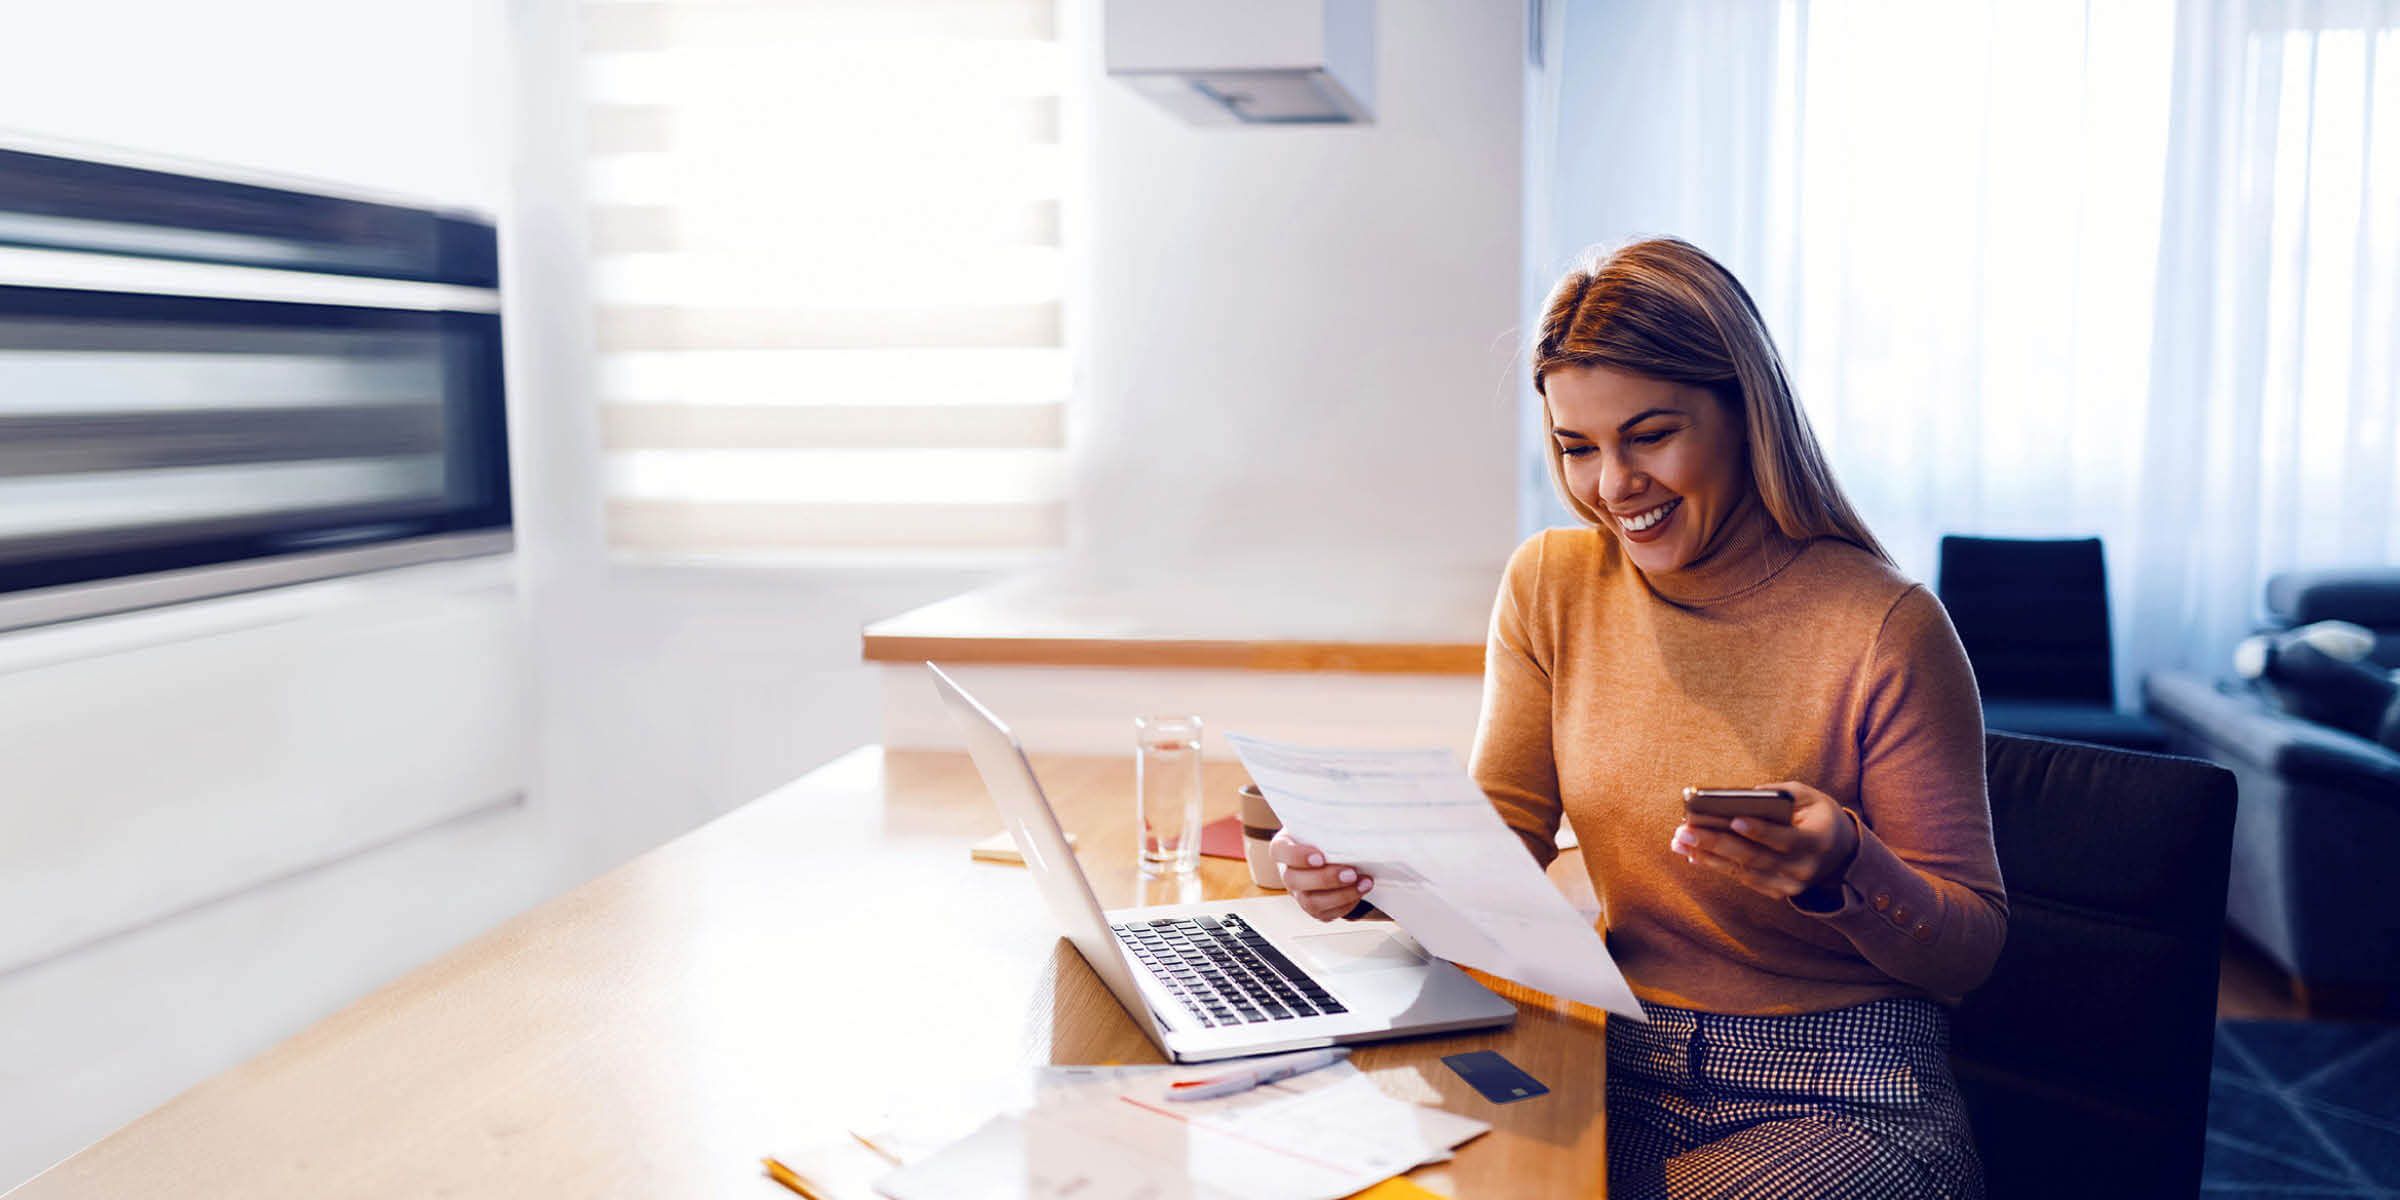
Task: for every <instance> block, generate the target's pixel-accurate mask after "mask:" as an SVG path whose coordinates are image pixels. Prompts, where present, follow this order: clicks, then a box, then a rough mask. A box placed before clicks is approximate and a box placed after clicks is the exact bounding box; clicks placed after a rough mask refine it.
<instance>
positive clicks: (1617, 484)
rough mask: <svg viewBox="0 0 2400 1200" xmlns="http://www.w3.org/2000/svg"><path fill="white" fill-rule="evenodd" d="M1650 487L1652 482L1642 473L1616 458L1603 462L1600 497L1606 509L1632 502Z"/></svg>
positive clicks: (1601, 466)
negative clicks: (1643, 490)
mask: <svg viewBox="0 0 2400 1200" xmlns="http://www.w3.org/2000/svg"><path fill="white" fill-rule="evenodd" d="M1648 486H1650V480H1649V479H1648V478H1647V477H1645V476H1644V475H1642V473H1641V472H1639V471H1636V470H1633V469H1632V468H1630V467H1628V466H1626V465H1625V464H1624V463H1623V462H1621V461H1619V460H1617V459H1616V458H1614V457H1610V458H1607V459H1604V460H1602V462H1601V464H1600V479H1599V496H1600V503H1601V504H1602V505H1603V506H1604V507H1615V506H1616V505H1618V504H1621V503H1623V502H1625V501H1627V500H1631V499H1632V498H1634V497H1635V496H1639V495H1641V494H1642V489H1643V488H1646V487H1648Z"/></svg>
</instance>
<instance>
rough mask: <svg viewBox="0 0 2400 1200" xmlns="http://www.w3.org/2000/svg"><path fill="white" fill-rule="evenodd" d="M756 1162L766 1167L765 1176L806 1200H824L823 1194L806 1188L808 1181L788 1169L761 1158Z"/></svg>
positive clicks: (771, 1160) (808, 1187) (768, 1159)
mask: <svg viewBox="0 0 2400 1200" xmlns="http://www.w3.org/2000/svg"><path fill="white" fill-rule="evenodd" d="M758 1161H760V1162H762V1163H765V1164H766V1165H767V1175H768V1176H769V1177H770V1178H772V1179H774V1181H775V1182H777V1183H780V1184H782V1185H783V1186H785V1187H787V1188H790V1189H792V1190H793V1191H795V1192H798V1193H800V1194H801V1195H803V1196H806V1197H808V1200H826V1197H825V1194H824V1193H823V1192H820V1191H818V1190H817V1189H815V1188H812V1187H810V1186H808V1181H807V1180H805V1179H802V1178H800V1177H799V1176H798V1175H795V1174H793V1173H792V1169H791V1168H790V1167H787V1166H785V1165H783V1164H782V1163H779V1162H776V1161H775V1160H774V1159H772V1158H762V1159H760V1160H758Z"/></svg>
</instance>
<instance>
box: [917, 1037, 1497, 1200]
mask: <svg viewBox="0 0 2400 1200" xmlns="http://www.w3.org/2000/svg"><path fill="white" fill-rule="evenodd" d="M1260 1061H1261V1062H1267V1061H1271V1060H1260ZM1245 1065H1248V1064H1245ZM1225 1069H1227V1064H1223V1063H1218V1064H1213V1065H1201V1066H1194V1067H1132V1068H1116V1069H1110V1070H1101V1071H1081V1070H1079V1071H1074V1072H1071V1073H1070V1072H1053V1073H1046V1074H1047V1077H1046V1078H1042V1079H1040V1080H1039V1081H1038V1086H1037V1087H1036V1089H1035V1095H1034V1098H1033V1100H1032V1103H1031V1105H1030V1107H1027V1108H1025V1109H1023V1110H1022V1111H1014V1112H1006V1113H1003V1114H1002V1115H1000V1116H996V1117H993V1118H991V1119H990V1120H988V1121H986V1122H985V1123H984V1124H983V1125H982V1126H980V1127H979V1128H977V1129H975V1130H974V1131H973V1132H972V1133H969V1134H968V1135H967V1136H966V1137H964V1138H963V1139H960V1140H958V1141H955V1142H951V1143H950V1144H948V1145H947V1146H944V1147H943V1148H941V1149H940V1150H938V1151H935V1152H933V1153H931V1154H928V1155H926V1156H924V1157H923V1158H921V1159H910V1160H909V1161H908V1162H907V1165H906V1166H904V1167H902V1168H901V1169H900V1170H898V1171H895V1172H893V1173H892V1174H890V1175H887V1176H885V1177H884V1178H882V1179H880V1180H878V1181H876V1185H875V1186H876V1188H877V1190H878V1191H881V1192H882V1193H883V1194H884V1195H886V1196H889V1197H892V1198H893V1200H936V1198H938V1200H957V1198H970V1200H975V1198H983V1200H1019V1198H1024V1200H1034V1198H1040V1197H1067V1196H1071V1197H1074V1198H1075V1200H1219V1198H1223V1200H1236V1198H1239V1200H1336V1198H1338V1197H1342V1196H1347V1195H1350V1194H1351V1193H1353V1192H1356V1191H1359V1190H1361V1189H1363V1188H1366V1187H1369V1186H1371V1185H1373V1184H1375V1183H1376V1182H1378V1181H1380V1180H1383V1179H1388V1178H1390V1177H1391V1176H1394V1175H1397V1174H1399V1173H1401V1172H1403V1171H1406V1170H1408V1169H1409V1168H1411V1167H1414V1166H1416V1165H1417V1164H1419V1163H1424V1162H1433V1161H1437V1160H1439V1159H1443V1158H1446V1157H1448V1156H1449V1153H1450V1151H1451V1149H1452V1148H1453V1147H1456V1146H1458V1145H1460V1144H1462V1143H1464V1142H1466V1141H1467V1140H1469V1139H1471V1138H1473V1137H1475V1136H1476V1135H1477V1134H1480V1133H1482V1132H1483V1131H1485V1130H1486V1129H1489V1128H1491V1126H1489V1125H1488V1124H1486V1123H1484V1122H1482V1121H1477V1120H1474V1119H1473V1118H1470V1117H1462V1116H1458V1115H1457V1114H1454V1113H1448V1112H1444V1111H1442V1110H1440V1109H1437V1108H1428V1107H1425V1106H1423V1105H1419V1104H1410V1103H1408V1102H1407V1101H1403V1100H1395V1099H1393V1098H1392V1097H1391V1096H1390V1095H1388V1094H1386V1093H1385V1092H1384V1091H1383V1089H1381V1088H1378V1087H1376V1086H1375V1081H1374V1080H1373V1079H1371V1078H1369V1077H1368V1076H1366V1075H1365V1074H1364V1073H1362V1072H1360V1071H1359V1070H1358V1068H1356V1067H1354V1066H1351V1065H1350V1064H1349V1063H1338V1064H1335V1065H1334V1066H1331V1067H1326V1068H1323V1069H1321V1070H1316V1071H1311V1072H1309V1073H1307V1074H1305V1075H1298V1076H1295V1077H1293V1078H1291V1079H1286V1080H1281V1081H1279V1082H1276V1083H1272V1084H1268V1085H1266V1086H1264V1087H1260V1088H1254V1089H1252V1090H1250V1091H1247V1092H1241V1093H1238V1094H1235V1095H1231V1096H1224V1097H1220V1098H1218V1099H1215V1100H1198V1101H1187V1102H1170V1101H1168V1100H1167V1099H1166V1091H1167V1086H1168V1085H1169V1084H1170V1083H1172V1082H1173V1081H1175V1080H1177V1079H1191V1078H1205V1077H1207V1076H1209V1075H1211V1074H1215V1073H1217V1072H1221V1071H1223V1070H1225ZM878 1140H879V1141H886V1140H889V1141H899V1142H902V1143H905V1142H906V1141H907V1140H908V1139H906V1138H904V1137H903V1138H891V1139H878ZM904 1157H906V1155H905V1153H904Z"/></svg>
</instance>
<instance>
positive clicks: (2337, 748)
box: [1987, 671, 2400, 801]
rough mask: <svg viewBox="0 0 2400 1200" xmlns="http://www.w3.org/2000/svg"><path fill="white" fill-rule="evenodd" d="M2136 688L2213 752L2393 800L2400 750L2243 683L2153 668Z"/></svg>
mask: <svg viewBox="0 0 2400 1200" xmlns="http://www.w3.org/2000/svg"><path fill="white" fill-rule="evenodd" d="M2142 694H2143V696H2144V698H2145V699H2146V700H2147V701H2148V702H2149V707H2150V711H2151V712H2152V713H2153V714H2155V715H2156V716H2157V717H2158V719H2159V720H2160V721H2162V722H2164V723H2166V724H2167V725H2170V726H2173V727H2175V728H2177V729H2181V730H2183V731H2185V732H2188V733H2190V734H2191V735H2192V736H2193V737H2194V738H2195V739H2196V740H2198V741H2199V742H2201V743H2202V744H2204V745H2206V746H2207V747H2208V748H2209V754H2210V757H2212V758H2214V757H2218V756H2221V755H2231V756H2233V757H2235V758H2238V759H2239V760H2241V761H2242V762H2245V763H2249V764H2251V765H2253V766H2257V767H2260V768H2263V769H2265V770H2268V771H2272V772H2273V773H2274V774H2276V775H2277V776H2279V777H2281V778H2283V779H2285V780H2287V781H2289V782H2293V783H2312V784H2319V785H2322V786H2326V787H2334V788H2345V789H2350V790H2353V791H2365V792H2371V793H2375V794H2379V795H2385V796H2389V797H2391V798H2392V799H2393V800H2395V801H2400V754H2395V753H2393V752H2392V751H2389V750H2386V749H2384V748H2383V747H2381V746H2378V745H2376V744H2375V743H2373V742H2370V741H2368V740H2366V739H2365V738H2361V737H2355V736H2353V735H2351V734H2347V733H2344V732H2342V731H2341V730H2338V729H2330V728H2327V727H2326V726H2323V725H2316V724H2311V723H2310V722H2307V721H2303V720H2301V719H2300V718H2298V717H2295V716H2292V715H2291V714H2289V713H2285V712H2282V711H2279V710H2277V709H2276V708H2275V707H2274V706H2273V705H2271V704H2268V703H2267V702H2266V700H2265V699H2264V698H2263V697H2261V696H2259V695H2258V694H2257V693H2256V692H2254V691H2252V690H2251V689H2249V688H2247V687H2241V686H2237V685H2232V684H2226V685H2215V684H2211V683H2209V682H2208V681H2207V680H2204V679H2201V678H2199V677H2198V676H2195V675H2189V674H2185V673H2184V672H2181V671H2160V672H2157V673H2155V674H2153V675H2150V676H2149V677H2147V678H2145V679H2144V680H2142ZM1987 724H1988V720H1987Z"/></svg>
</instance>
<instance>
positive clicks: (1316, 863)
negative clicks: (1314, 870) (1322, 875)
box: [1308, 854, 1325, 867]
mask: <svg viewBox="0 0 2400 1200" xmlns="http://www.w3.org/2000/svg"><path fill="white" fill-rule="evenodd" d="M1308 865H1310V866H1312V867H1321V866H1324V865H1325V856H1324V855H1322V854H1311V855H1309V856H1308Z"/></svg>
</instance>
